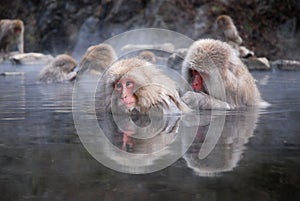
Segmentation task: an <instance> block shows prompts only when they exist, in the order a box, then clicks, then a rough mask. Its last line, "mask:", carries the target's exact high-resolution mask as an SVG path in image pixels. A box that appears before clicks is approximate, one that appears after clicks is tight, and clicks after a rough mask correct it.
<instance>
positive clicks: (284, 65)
mask: <svg viewBox="0 0 300 201" xmlns="http://www.w3.org/2000/svg"><path fill="white" fill-rule="evenodd" d="M271 65H272V66H274V67H277V68H278V69H280V70H291V71H295V70H300V61H296V60H276V61H273V62H272V63H271Z"/></svg>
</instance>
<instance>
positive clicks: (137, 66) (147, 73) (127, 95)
mask: <svg viewBox="0 0 300 201" xmlns="http://www.w3.org/2000/svg"><path fill="white" fill-rule="evenodd" d="M106 74H107V79H108V85H109V86H110V87H111V91H113V93H112V94H113V97H112V98H113V101H115V102H116V105H117V106H119V107H120V108H122V109H123V110H127V111H132V110H133V109H134V108H135V109H137V110H138V111H142V112H146V111H148V110H149V109H151V108H152V107H163V106H165V105H168V104H169V103H168V101H169V100H171V101H174V102H175V104H177V99H178V98H179V96H178V93H177V90H176V86H175V83H174V82H173V81H172V80H171V79H170V78H168V77H167V76H166V75H164V74H162V72H161V71H160V70H159V69H157V68H156V67H155V66H154V65H153V64H151V63H149V62H147V61H145V60H141V59H138V58H130V59H124V60H120V61H117V62H116V63H114V64H113V65H112V66H111V67H110V68H109V69H108V71H107V72H106Z"/></svg>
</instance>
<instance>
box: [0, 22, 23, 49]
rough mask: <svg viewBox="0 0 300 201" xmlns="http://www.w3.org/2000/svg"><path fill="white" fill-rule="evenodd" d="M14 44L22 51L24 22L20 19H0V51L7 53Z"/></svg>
mask: <svg viewBox="0 0 300 201" xmlns="http://www.w3.org/2000/svg"><path fill="white" fill-rule="evenodd" d="M13 45H16V46H17V48H18V52H19V53H24V24H23V22H22V20H19V19H16V20H9V19H4V20H0V51H1V52H2V53H9V52H10V51H11V50H12V49H11V48H13Z"/></svg>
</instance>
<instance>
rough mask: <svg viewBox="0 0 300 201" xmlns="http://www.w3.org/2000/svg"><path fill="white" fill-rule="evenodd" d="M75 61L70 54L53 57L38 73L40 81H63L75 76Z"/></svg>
mask: <svg viewBox="0 0 300 201" xmlns="http://www.w3.org/2000/svg"><path fill="white" fill-rule="evenodd" d="M76 65H77V63H76V61H75V59H73V58H72V57H71V56H69V55H66V54H62V55H58V56H57V57H55V58H54V60H53V61H52V62H51V63H50V64H49V65H47V66H45V67H44V68H43V69H42V70H41V72H40V74H39V80H40V81H41V82H46V83H51V82H64V81H68V80H72V79H74V78H75V76H76V73H75V72H73V70H74V68H75V67H76Z"/></svg>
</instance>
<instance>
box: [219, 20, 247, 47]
mask: <svg viewBox="0 0 300 201" xmlns="http://www.w3.org/2000/svg"><path fill="white" fill-rule="evenodd" d="M217 24H218V28H219V29H220V30H221V31H223V33H224V36H225V39H226V41H227V42H228V43H234V44H236V45H237V46H239V45H240V44H242V42H243V40H242V38H241V37H240V35H239V33H238V31H237V29H236V27H235V25H234V23H233V20H232V18H231V17H230V16H228V15H220V16H219V17H218V18H217Z"/></svg>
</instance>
